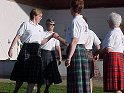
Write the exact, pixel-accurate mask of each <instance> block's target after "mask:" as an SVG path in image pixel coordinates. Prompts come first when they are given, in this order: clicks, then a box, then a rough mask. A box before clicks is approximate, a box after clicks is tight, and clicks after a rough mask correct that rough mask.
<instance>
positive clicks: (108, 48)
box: [102, 13, 124, 93]
mask: <svg viewBox="0 0 124 93" xmlns="http://www.w3.org/2000/svg"><path fill="white" fill-rule="evenodd" d="M121 22H122V18H121V15H120V14H117V13H111V14H110V15H109V17H108V25H109V27H110V28H111V31H109V32H108V34H107V35H106V37H105V39H104V41H103V44H102V47H103V52H104V57H103V84H104V91H105V92H114V93H123V91H124V62H123V41H122V40H123V33H122V31H121V29H120V24H121Z"/></svg>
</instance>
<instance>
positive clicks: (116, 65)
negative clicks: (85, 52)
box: [103, 52, 124, 92]
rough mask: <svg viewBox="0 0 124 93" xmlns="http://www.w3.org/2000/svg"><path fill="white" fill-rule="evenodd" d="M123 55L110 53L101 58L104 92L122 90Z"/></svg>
mask: <svg viewBox="0 0 124 93" xmlns="http://www.w3.org/2000/svg"><path fill="white" fill-rule="evenodd" d="M123 61H124V60H123V54H122V53H118V52H110V53H107V54H105V55H104V57H103V86H104V91H105V92H114V91H116V90H124V62H123Z"/></svg>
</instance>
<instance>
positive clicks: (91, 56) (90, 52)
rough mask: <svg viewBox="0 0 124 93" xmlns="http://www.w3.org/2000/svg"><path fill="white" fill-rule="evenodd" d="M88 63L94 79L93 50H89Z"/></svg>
mask: <svg viewBox="0 0 124 93" xmlns="http://www.w3.org/2000/svg"><path fill="white" fill-rule="evenodd" d="M87 55H88V63H89V67H90V78H92V77H94V62H93V53H92V50H87Z"/></svg>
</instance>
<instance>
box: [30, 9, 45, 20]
mask: <svg viewBox="0 0 124 93" xmlns="http://www.w3.org/2000/svg"><path fill="white" fill-rule="evenodd" d="M42 12H43V11H42V9H39V8H35V9H32V10H31V12H30V20H32V19H34V16H37V15H38V14H42Z"/></svg>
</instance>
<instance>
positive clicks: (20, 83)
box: [13, 81, 23, 93]
mask: <svg viewBox="0 0 124 93" xmlns="http://www.w3.org/2000/svg"><path fill="white" fill-rule="evenodd" d="M22 84H23V82H18V81H16V84H15V89H14V91H13V93H18V91H19V89H20V87H21V86H22Z"/></svg>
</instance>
